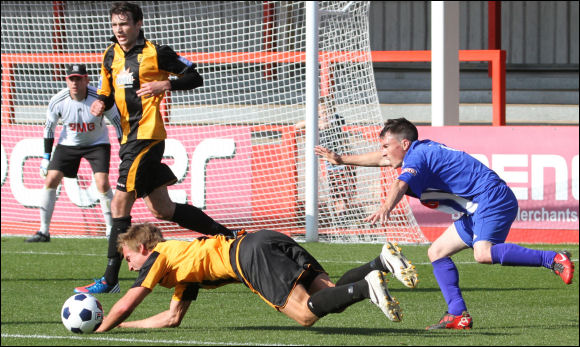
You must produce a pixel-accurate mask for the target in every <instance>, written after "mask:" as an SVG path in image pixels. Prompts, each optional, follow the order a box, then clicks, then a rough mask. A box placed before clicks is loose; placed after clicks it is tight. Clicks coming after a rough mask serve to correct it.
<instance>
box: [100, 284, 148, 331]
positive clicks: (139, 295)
mask: <svg viewBox="0 0 580 347" xmlns="http://www.w3.org/2000/svg"><path fill="white" fill-rule="evenodd" d="M149 293H151V290H150V289H148V288H145V287H136V288H131V289H129V290H128V291H127V293H126V294H125V295H124V296H123V297H122V298H121V299H119V301H117V303H115V305H113V307H112V308H111V310H110V311H109V314H108V315H107V316H106V317H105V318H104V319H103V323H102V324H101V326H100V327H99V328H98V329H97V330H96V331H95V332H97V333H102V332H105V331H109V330H111V329H113V328H114V327H116V326H118V325H119V324H121V323H122V322H123V321H124V320H125V319H127V318H128V317H129V316H130V315H131V313H132V312H133V310H134V309H135V308H136V307H137V306H139V304H140V303H141V301H143V299H145V297H146V296H147V295H148V294H149Z"/></svg>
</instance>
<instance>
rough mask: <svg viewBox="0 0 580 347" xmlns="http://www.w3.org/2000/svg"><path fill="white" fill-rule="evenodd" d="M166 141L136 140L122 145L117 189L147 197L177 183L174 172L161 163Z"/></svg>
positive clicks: (138, 196) (139, 196)
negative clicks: (157, 189)
mask: <svg viewBox="0 0 580 347" xmlns="http://www.w3.org/2000/svg"><path fill="white" fill-rule="evenodd" d="M164 151H165V141H164V140H134V141H130V142H127V143H124V144H122V145H121V148H120V150H119V157H120V158H121V164H120V165H119V179H118V180H117V189H119V190H120V191H122V192H135V197H136V198H142V197H145V196H147V195H149V194H151V192H152V191H153V190H155V189H156V188H159V187H161V186H164V185H172V184H174V183H175V182H177V177H175V175H174V174H173V171H171V169H170V168H169V166H167V165H166V164H163V163H162V162H161V159H162V158H163V152H164Z"/></svg>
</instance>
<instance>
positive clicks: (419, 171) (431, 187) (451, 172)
mask: <svg viewBox="0 0 580 347" xmlns="http://www.w3.org/2000/svg"><path fill="white" fill-rule="evenodd" d="M399 180H402V181H405V182H406V183H407V184H408V185H409V190H410V191H407V194H408V195H411V196H414V197H417V198H419V199H420V200H421V203H422V204H423V205H425V206H427V207H430V208H435V209H439V210H441V211H443V212H448V213H456V212H461V213H465V214H468V215H472V214H474V213H475V211H476V210H477V208H478V205H480V204H481V203H482V202H484V201H487V200H488V198H489V197H488V194H487V193H488V192H489V190H490V189H491V188H494V187H497V186H498V185H505V182H504V181H503V180H502V179H501V178H500V177H499V176H498V175H497V174H496V173H495V172H494V171H493V170H491V169H489V168H488V167H486V166H485V165H483V164H482V163H481V162H480V161H479V160H477V159H475V158H473V157H472V156H470V155H469V154H467V153H465V152H463V151H459V150H456V149H453V148H450V147H447V146H445V145H443V144H441V143H437V142H435V141H431V140H422V141H414V142H413V143H412V144H411V147H410V148H409V150H408V152H407V154H406V155H405V158H404V160H403V165H402V169H401V175H400V176H399Z"/></svg>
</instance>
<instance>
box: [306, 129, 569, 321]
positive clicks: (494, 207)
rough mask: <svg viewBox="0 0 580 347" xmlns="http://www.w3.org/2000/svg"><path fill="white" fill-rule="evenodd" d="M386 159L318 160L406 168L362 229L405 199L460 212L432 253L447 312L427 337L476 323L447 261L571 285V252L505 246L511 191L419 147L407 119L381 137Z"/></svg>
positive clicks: (439, 151) (465, 159) (480, 171)
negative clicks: (461, 256)
mask: <svg viewBox="0 0 580 347" xmlns="http://www.w3.org/2000/svg"><path fill="white" fill-rule="evenodd" d="M380 141H381V151H379V152H371V153H365V154H362V155H352V156H340V155H338V154H336V153H334V152H332V151H329V150H327V149H326V148H323V147H320V146H318V147H316V148H315V152H316V153H317V154H318V155H319V156H322V157H324V158H326V159H327V160H329V161H330V162H333V163H336V164H346V165H360V166H389V167H392V168H394V169H396V168H399V167H400V168H401V174H400V175H399V177H398V178H397V179H396V180H395V182H393V184H392V185H391V188H390V190H389V192H388V194H387V197H386V199H385V202H384V203H383V204H382V206H381V207H380V209H379V210H378V211H376V212H375V213H373V214H372V215H370V216H369V217H367V218H366V219H365V221H367V222H370V223H371V224H375V223H377V222H380V223H384V222H386V221H387V220H388V219H389V216H390V213H391V211H392V210H393V208H394V207H395V206H396V205H397V203H399V201H400V200H401V199H402V197H403V196H404V195H405V194H407V195H409V196H412V197H415V198H419V199H420V200H421V202H422V203H423V204H425V205H427V206H429V207H436V208H439V209H441V210H446V211H453V212H461V213H463V216H462V217H461V218H460V219H458V220H457V221H455V222H454V223H453V224H451V225H450V226H449V227H448V228H447V230H445V231H444V232H443V234H441V236H439V238H437V239H436V240H435V241H434V242H433V243H432V244H431V246H430V247H429V250H428V256H429V260H430V261H431V264H432V265H433V274H434V275H435V278H436V279H437V282H438V284H439V287H440V289H441V292H442V293H443V297H444V298H445V301H446V302H447V307H448V309H447V312H445V314H444V315H443V317H442V318H441V320H440V321H439V323H437V324H434V325H431V326H428V327H427V329H428V330H431V329H470V328H471V327H472V326H473V320H472V317H471V316H470V315H469V313H468V311H467V306H466V304H465V301H464V300H463V297H462V295H461V290H460V289H459V273H458V271H457V268H456V266H455V264H454V263H453V261H452V260H451V258H450V256H452V255H453V254H455V253H457V252H459V251H461V250H464V249H466V248H473V255H474V258H475V260H476V261H477V262H479V263H482V264H501V265H504V266H505V265H507V266H535V267H540V266H543V267H546V268H548V269H552V270H553V271H554V273H556V274H557V275H559V276H560V277H561V278H562V280H563V281H564V282H565V283H566V284H570V283H572V278H573V276H574V263H573V262H572V261H571V260H570V254H569V253H568V252H566V251H563V252H554V251H540V250H533V249H529V248H525V247H521V246H518V245H516V244H511V243H504V242H505V240H506V238H507V236H508V233H509V230H510V227H511V225H512V223H513V221H514V220H515V218H516V215H517V212H518V202H517V199H516V197H515V195H514V194H513V192H512V191H511V189H510V188H509V187H508V186H507V184H506V183H505V182H504V181H503V180H502V179H501V178H500V177H499V176H498V175H497V174H496V173H495V172H494V171H493V170H491V169H489V168H487V167H486V166H485V165H483V164H482V163H481V162H479V161H478V160H476V159H475V158H473V157H472V156H470V155H469V154H467V153H465V152H463V151H459V150H456V149H453V148H450V147H447V146H445V145H444V144H441V143H437V142H434V141H431V140H421V141H420V140H418V131H417V128H416V127H415V125H413V123H411V122H409V121H408V120H406V119H405V118H398V119H389V120H388V121H387V122H386V123H385V127H384V128H383V129H382V131H381V133H380Z"/></svg>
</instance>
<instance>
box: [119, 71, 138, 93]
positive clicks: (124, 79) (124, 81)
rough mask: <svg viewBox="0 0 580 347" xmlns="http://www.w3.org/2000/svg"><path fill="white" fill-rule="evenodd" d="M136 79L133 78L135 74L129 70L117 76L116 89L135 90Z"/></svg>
mask: <svg viewBox="0 0 580 347" xmlns="http://www.w3.org/2000/svg"><path fill="white" fill-rule="evenodd" d="M134 80H135V78H134V77H133V73H132V72H131V71H130V70H129V68H127V69H126V70H123V71H121V72H119V73H118V74H117V78H116V79H115V88H123V89H125V88H133V81H134Z"/></svg>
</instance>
